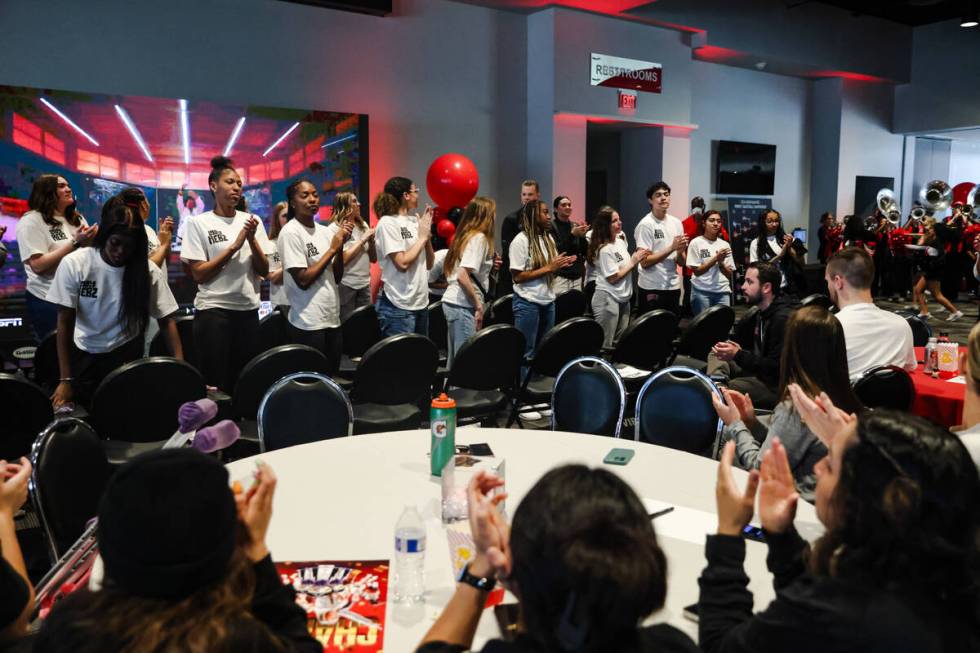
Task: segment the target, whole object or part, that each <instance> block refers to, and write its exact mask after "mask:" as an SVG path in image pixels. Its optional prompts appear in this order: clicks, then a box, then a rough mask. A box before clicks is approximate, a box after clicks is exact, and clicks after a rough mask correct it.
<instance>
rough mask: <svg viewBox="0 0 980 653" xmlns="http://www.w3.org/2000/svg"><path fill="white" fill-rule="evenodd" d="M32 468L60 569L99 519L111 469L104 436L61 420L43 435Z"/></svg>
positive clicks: (35, 497)
mask: <svg viewBox="0 0 980 653" xmlns="http://www.w3.org/2000/svg"><path fill="white" fill-rule="evenodd" d="M31 464H32V465H33V467H34V471H33V472H32V476H31V486H30V488H31V500H32V503H33V505H34V509H35V510H36V511H37V514H38V516H39V517H40V519H41V525H42V527H43V528H44V534H45V538H46V539H47V544H48V554H49V556H50V558H51V562H52V564H54V563H55V562H56V561H57V560H58V558H60V557H61V556H62V555H63V554H64V553H65V552H66V551H67V550H68V549H69V548H71V545H72V544H74V543H75V540H77V539H78V538H79V536H81V534H82V533H83V532H84V530H85V523H86V522H87V521H88V520H90V519H92V518H93V517H95V516H96V515H97V514H98V510H99V500H100V499H101V498H102V492H103V490H105V485H106V483H107V482H108V480H109V476H110V474H111V467H110V465H109V461H108V459H107V458H106V454H105V451H104V449H103V447H102V443H101V442H100V441H99V437H98V435H96V433H95V431H94V430H92V427H91V426H89V425H88V424H86V423H85V422H83V421H81V420H79V419H76V418H74V417H61V418H58V419H57V420H55V421H54V422H52V423H51V424H50V425H49V426H48V427H46V428H45V429H44V430H43V431H41V434H40V435H39V436H38V438H37V440H36V441H35V442H34V446H33V449H32V451H31Z"/></svg>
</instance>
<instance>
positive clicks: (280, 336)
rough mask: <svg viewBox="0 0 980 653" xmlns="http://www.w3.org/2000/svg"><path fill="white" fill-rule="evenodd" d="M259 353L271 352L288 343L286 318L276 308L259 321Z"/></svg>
mask: <svg viewBox="0 0 980 653" xmlns="http://www.w3.org/2000/svg"><path fill="white" fill-rule="evenodd" d="M258 338H259V351H260V352H263V351H269V350H270V349H272V348H274V347H279V346H281V345H285V344H286V343H287V340H286V316H285V315H283V314H282V313H280V312H279V308H278V307H276V308H274V309H273V310H272V312H271V313H269V314H267V315H263V316H262V319H261V320H259V336H258Z"/></svg>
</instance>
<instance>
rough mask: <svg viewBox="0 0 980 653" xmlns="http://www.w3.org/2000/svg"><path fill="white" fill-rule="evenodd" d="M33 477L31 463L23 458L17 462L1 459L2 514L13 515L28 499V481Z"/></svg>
mask: <svg viewBox="0 0 980 653" xmlns="http://www.w3.org/2000/svg"><path fill="white" fill-rule="evenodd" d="M30 478H31V463H30V461H29V460H27V458H21V459H20V461H18V462H16V463H8V462H7V461H6V460H0V514H5V515H7V516H8V517H11V518H12V517H13V514H14V513H15V512H17V510H19V509H20V507H21V506H22V505H24V503H25V502H26V501H27V482H28V481H29V480H30Z"/></svg>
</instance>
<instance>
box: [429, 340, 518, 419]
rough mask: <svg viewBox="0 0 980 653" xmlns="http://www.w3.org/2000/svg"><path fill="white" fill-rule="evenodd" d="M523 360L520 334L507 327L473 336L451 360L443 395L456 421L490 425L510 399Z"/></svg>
mask: <svg viewBox="0 0 980 653" xmlns="http://www.w3.org/2000/svg"><path fill="white" fill-rule="evenodd" d="M523 358H524V334H522V333H521V332H520V331H518V330H517V329H516V328H515V327H512V326H510V325H509V324H495V325H493V326H489V327H484V328H483V329H480V330H479V331H477V332H476V334H475V335H474V336H473V337H472V338H470V339H469V340H468V341H467V342H466V343H465V344H464V345H463V346H462V347H461V348H460V350H459V351H458V352H456V355H455V356H454V357H453V365H452V367H451V368H450V369H449V377H448V379H447V383H446V385H447V392H448V394H449V396H450V397H452V398H453V399H454V400H455V401H456V420H457V422H459V423H462V422H470V421H477V420H479V421H483V422H488V423H489V422H491V421H492V420H493V418H494V417H495V416H496V415H498V414H499V413H500V412H501V411H503V410H505V409H506V408H507V402H508V400H509V399H510V398H511V397H513V396H514V392H515V389H516V387H517V384H518V379H519V378H520V371H521V361H522V360H523Z"/></svg>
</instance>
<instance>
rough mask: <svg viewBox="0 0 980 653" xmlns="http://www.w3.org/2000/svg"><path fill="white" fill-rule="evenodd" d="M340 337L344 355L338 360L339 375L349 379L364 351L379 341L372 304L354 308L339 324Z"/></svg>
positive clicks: (378, 326) (379, 327) (379, 333)
mask: <svg viewBox="0 0 980 653" xmlns="http://www.w3.org/2000/svg"><path fill="white" fill-rule="evenodd" d="M340 337H341V339H342V341H343V345H342V346H343V349H344V357H343V358H342V359H341V361H340V373H339V375H340V376H342V377H344V378H346V379H350V378H351V377H353V375H354V368H355V367H357V363H358V362H359V361H360V360H361V357H362V356H363V355H364V353H365V352H366V351H367V350H368V349H370V348H371V347H373V346H374V345H376V344H377V343H379V342H381V325H380V323H379V322H378V312H377V311H376V310H375V309H374V304H368V305H367V306H362V307H360V308H357V309H354V311H353V312H351V314H350V315H348V316H347V319H346V320H344V321H343V322H342V323H341V324H340Z"/></svg>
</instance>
